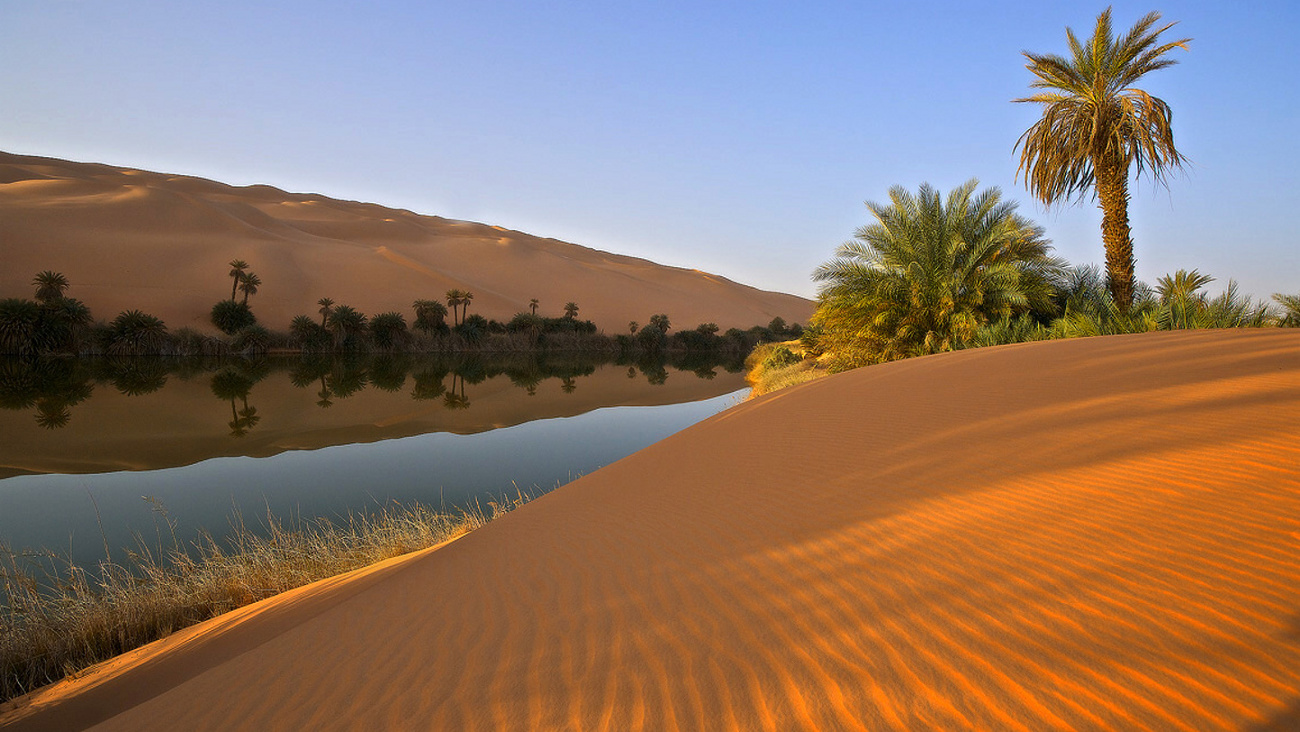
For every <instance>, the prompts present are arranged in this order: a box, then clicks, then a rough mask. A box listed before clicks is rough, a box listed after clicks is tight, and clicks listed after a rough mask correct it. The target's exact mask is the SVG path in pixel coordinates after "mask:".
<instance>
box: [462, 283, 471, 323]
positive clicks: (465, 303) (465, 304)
mask: <svg viewBox="0 0 1300 732" xmlns="http://www.w3.org/2000/svg"><path fill="white" fill-rule="evenodd" d="M472 302H474V293H472V292H470V291H469V290H466V291H464V292H462V293H460V322H462V323H464V322H465V318H467V317H469V304H470V303H472Z"/></svg>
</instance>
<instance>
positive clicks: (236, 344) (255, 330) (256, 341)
mask: <svg viewBox="0 0 1300 732" xmlns="http://www.w3.org/2000/svg"><path fill="white" fill-rule="evenodd" d="M270 347H271V331H269V330H267V329H266V328H265V327H263V326H260V325H257V324H253V325H249V326H246V327H244V328H241V329H240V330H239V332H238V333H236V334H235V335H234V337H233V338H231V339H230V350H232V351H234V352H235V353H243V354H261V353H266V350H267V349H268V348H270Z"/></svg>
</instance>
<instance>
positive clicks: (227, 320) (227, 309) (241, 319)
mask: <svg viewBox="0 0 1300 732" xmlns="http://www.w3.org/2000/svg"><path fill="white" fill-rule="evenodd" d="M211 320H212V324H213V325H215V326H216V327H217V329H218V330H220V331H221V332H222V333H225V334H226V335H234V334H235V333H237V332H239V331H241V330H243V329H244V328H247V327H248V326H250V325H253V324H255V323H257V317H256V316H254V315H253V310H252V309H251V308H249V307H248V305H247V303H242V302H234V301H232V300H222V301H220V302H218V303H217V304H216V305H213V306H212V315H211Z"/></svg>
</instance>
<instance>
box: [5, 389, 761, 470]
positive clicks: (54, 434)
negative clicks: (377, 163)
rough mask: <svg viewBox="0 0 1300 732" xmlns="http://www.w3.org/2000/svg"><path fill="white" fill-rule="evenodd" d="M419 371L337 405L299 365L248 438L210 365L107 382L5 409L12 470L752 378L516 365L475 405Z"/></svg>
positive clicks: (485, 420)
mask: <svg viewBox="0 0 1300 732" xmlns="http://www.w3.org/2000/svg"><path fill="white" fill-rule="evenodd" d="M719 371H721V369H719ZM415 378H416V377H415V376H414V375H408V377H407V378H405V379H404V380H403V382H402V386H401V388H399V389H397V390H396V391H393V392H388V391H384V390H382V389H380V388H379V387H377V386H375V385H374V384H370V385H368V386H363V387H362V388H361V390H360V391H358V392H356V393H354V394H348V395H346V396H340V395H337V394H335V395H332V396H331V401H332V403H333V406H332V407H330V408H328V409H322V408H321V407H319V406H318V405H317V401H318V399H319V396H320V395H319V394H318V388H317V385H316V383H315V382H313V383H312V384H311V385H309V386H308V387H303V388H299V387H295V386H293V385H292V384H291V383H290V375H289V374H288V373H277V374H273V375H272V376H271V377H269V378H267V379H266V380H265V381H259V382H257V383H256V384H255V385H254V386H253V387H252V390H251V393H250V395H249V397H248V400H249V402H250V403H251V404H253V405H254V406H255V407H256V409H257V413H258V415H259V420H258V422H257V424H256V425H255V426H254V427H251V428H250V429H248V430H247V432H246V433H245V434H244V435H243V436H242V437H240V438H238V439H232V437H231V435H230V432H231V428H232V427H233V425H232V424H230V423H231V422H232V421H233V420H234V419H237V418H238V415H235V416H234V417H233V418H232V415H231V408H230V406H229V405H228V403H227V402H226V401H224V400H223V399H218V398H216V397H214V396H213V393H212V389H211V387H210V383H211V375H210V374H204V375H202V376H200V377H197V378H188V379H185V378H180V377H177V376H172V377H170V378H168V379H167V382H166V386H164V387H163V388H162V389H160V390H158V391H155V392H151V393H148V394H143V395H140V396H131V397H127V396H123V395H122V394H120V393H118V392H117V391H116V390H114V389H113V388H112V387H111V386H109V385H106V384H105V385H101V386H99V387H97V388H96V389H95V391H94V396H92V397H91V398H90V399H88V400H86V401H85V402H82V403H80V404H77V405H76V406H75V407H72V408H71V415H72V416H71V418H70V419H69V420H68V423H67V425H66V426H65V427H62V428H60V429H58V430H44V429H39V428H38V427H37V425H36V423H35V422H34V420H33V417H32V412H33V410H32V409H25V410H8V409H0V434H2V435H4V436H5V439H4V440H3V441H0V478H7V477H11V476H14V475H19V474H24V473H101V472H107V471H113V470H156V469H158V468H170V467H176V466H180V465H192V464H194V463H197V462H199V461H200V460H207V459H208V458H213V457H221V456H228V455H248V456H252V457H267V456H270V455H277V454H279V453H282V452H285V451H286V450H312V449H316V448H320V447H328V446H330V445H346V444H351V443H356V442H376V441H378V440H386V439H392V438H396V437H407V436H410V435H421V434H427V433H430V432H454V433H458V434H471V433H476V432H485V431H488V430H492V429H496V428H498V427H505V426H510V425H516V424H522V423H524V422H529V421H532V420H535V419H549V418H552V417H571V416H574V415H577V414H584V413H586V412H590V411H592V410H593V409H599V408H601V407H613V406H632V405H655V404H677V403H680V402H689V401H698V400H701V399H708V398H711V397H715V396H720V395H722V394H727V393H729V392H732V391H736V390H738V389H743V388H745V383H744V379H743V378H742V377H741V375H740V374H727V373H725V372H723V373H719V375H718V376H717V377H715V378H714V379H711V380H704V379H700V378H697V377H696V376H695V375H694V374H692V373H690V372H677V371H674V372H673V376H672V378H670V379H669V380H668V381H667V382H666V383H665V384H664V385H661V386H650V385H647V384H646V380H645V378H644V377H643V376H639V377H638V378H637V379H635V380H630V379H628V378H627V376H626V371H625V369H624V367H622V366H614V365H606V366H601V367H599V368H597V369H596V370H595V372H594V373H592V374H590V375H588V376H579V377H578V378H577V379H576V382H575V383H576V386H577V388H576V389H575V390H574V391H573V392H571V393H566V392H564V391H563V389H562V386H561V380H560V378H559V377H555V376H547V377H540V376H539V378H540V379H542V380H541V381H539V387H538V389H537V394H536V395H535V396H531V397H530V396H527V395H526V394H525V391H524V389H522V388H520V387H518V386H516V385H514V384H512V383H511V382H510V380H509V378H508V377H507V376H504V375H503V376H496V377H493V378H489V379H487V380H486V381H483V382H482V383H478V384H474V385H472V386H468V387H464V385H463V384H461V386H462V387H464V388H466V390H467V396H468V397H469V399H470V400H471V402H472V404H471V406H470V408H468V409H456V410H454V411H449V410H448V409H447V408H446V405H445V404H444V402H443V400H442V399H441V398H438V399H436V400H427V399H426V400H419V399H413V398H412V394H411V392H412V391H413V389H414V387H415ZM452 378H453V377H452V375H450V374H448V375H447V376H446V377H445V379H444V381H445V382H446V384H447V385H448V387H450V385H451V383H452ZM250 383H251V382H250ZM361 383H362V384H364V383H365V382H364V381H362V382H361Z"/></svg>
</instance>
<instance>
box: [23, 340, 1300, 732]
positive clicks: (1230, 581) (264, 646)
mask: <svg viewBox="0 0 1300 732" xmlns="http://www.w3.org/2000/svg"><path fill="white" fill-rule="evenodd" d="M0 723H7V724H8V725H9V728H12V729H18V730H27V729H50V730H53V729H69V730H71V729H83V728H88V727H92V726H93V728H94V729H96V730H154V729H157V730H174V729H190V730H208V729H211V730H215V729H234V728H239V729H249V730H292V729H323V730H329V729H448V730H497V729H519V730H538V729H542V730H549V729H609V730H638V729H653V730H660V729H669V730H671V729H692V730H698V729H743V730H761V729H769V730H793V729H822V730H829V729H836V730H839V729H896V730H910V729H945V730H955V729H979V730H1003V729H1006V730H1044V729H1156V730H1162V729H1169V730H1211V729H1295V728H1296V725H1297V724H1298V723H1300V332H1294V331H1284V330H1269V331H1245V332H1191V333H1161V334H1142V335H1134V336H1117V337H1108V338H1093V339H1080V340H1071V341H1054V342H1046V343H1031V344H1023V345H1015V346H1007V347H1001V348H990V349H983V350H974V351H964V352H958V353H950V354H941V355H937V356H930V357H925V358H920V359H914V360H910V361H903V362H896V363H891V364H886V365H882V366H873V367H869V368H864V369H860V370H858V371H853V372H849V373H846V374H841V375H838V376H833V377H830V378H826V379H822V380H819V381H815V382H811V383H808V384H805V385H802V386H799V387H795V388H791V389H788V390H785V391H781V392H777V393H774V394H771V395H768V396H766V397H762V398H759V399H755V400H752V401H750V402H747V403H745V404H743V405H740V406H738V407H735V408H733V409H731V410H728V411H726V412H723V413H722V414H720V415H718V416H716V417H714V418H712V419H710V420H707V421H705V422H702V423H700V424H698V425H696V426H694V427H692V428H690V429H687V430H685V431H683V432H681V433H678V434H677V435H674V436H673V437H670V438H668V439H666V440H663V441H661V442H659V443H657V444H655V445H653V446H651V447H649V448H647V449H645V450H643V451H641V452H639V453H637V454H635V455H633V456H631V457H628V458H626V459H624V460H622V461H620V462H618V463H615V464H613V465H611V466H608V467H606V468H603V469H601V470H599V471H597V472H595V473H593V474H591V475H588V476H586V477H584V478H582V479H580V480H578V481H575V482H573V483H570V484H568V485H566V486H564V487H562V488H560V489H558V490H557V491H555V492H553V493H551V494H549V495H547V496H545V497H543V498H541V499H539V500H537V501H535V502H534V503H532V504H529V505H527V506H525V507H523V508H522V509H520V510H518V511H516V512H514V513H512V514H510V515H507V516H506V517H504V518H503V519H501V520H499V521H496V522H493V523H491V524H489V525H488V526H486V527H484V528H483V529H480V530H478V531H475V532H473V533H471V534H469V535H468V536H465V537H463V538H461V539H459V540H457V541H454V542H452V543H450V544H447V545H445V546H442V547H440V548H436V549H434V550H430V551H425V552H421V553H417V554H415V555H411V556H408V557H405V558H400V559H398V560H394V561H392V562H390V563H388V564H386V565H384V566H381V567H378V568H372V569H370V570H365V571H363V572H361V573H359V574H357V575H355V576H353V577H350V578H346V579H343V580H334V581H330V582H326V583H322V584H320V585H317V586H311V587H307V588H303V589H301V590H299V591H297V592H295V593H291V594H290V595H287V596H282V597H279V598H272V599H271V600H269V601H266V602H263V603H260V604H258V605H254V606H250V607H248V608H245V609H244V610H243V611H240V612H239V613H236V614H234V615H232V616H227V617H223V618H218V619H216V620H214V621H211V622H209V623H206V624H204V625H200V626H196V627H195V628H192V629H190V630H188V631H185V632H182V633H179V634H176V635H174V636H172V637H170V638H167V639H164V640H163V641H161V642H159V643H156V644H154V645H152V646H149V647H146V648H144V649H141V650H139V651H137V652H135V653H132V654H129V655H128V656H125V657H122V658H119V659H117V660H116V661H113V662H110V663H108V664H105V665H103V666H101V667H99V668H97V669H95V670H92V671H91V672H88V673H87V674H85V675H83V676H82V677H81V678H78V679H75V680H71V681H67V682H64V683H60V684H58V685H55V686H53V687H50V688H48V689H46V690H44V691H40V692H37V693H36V694H34V695H32V696H30V697H28V698H26V699H24V700H21V702H20V705H19V708H17V709H16V710H11V711H9V712H8V715H7V716H5V717H3V718H0Z"/></svg>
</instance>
